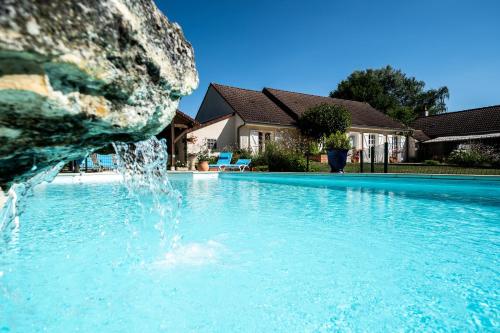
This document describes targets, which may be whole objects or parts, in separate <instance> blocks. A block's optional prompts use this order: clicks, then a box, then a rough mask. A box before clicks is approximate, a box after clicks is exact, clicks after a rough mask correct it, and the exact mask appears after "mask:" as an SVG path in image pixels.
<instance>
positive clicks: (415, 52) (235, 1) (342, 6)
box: [156, 0, 500, 116]
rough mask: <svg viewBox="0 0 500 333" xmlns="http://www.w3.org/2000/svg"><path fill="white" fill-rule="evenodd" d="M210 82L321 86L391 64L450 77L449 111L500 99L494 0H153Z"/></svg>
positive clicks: (499, 9)
mask: <svg viewBox="0 0 500 333" xmlns="http://www.w3.org/2000/svg"><path fill="white" fill-rule="evenodd" d="M156 3H157V5H158V7H159V8H160V9H161V10H162V11H163V13H164V14H165V15H166V16H167V17H168V18H169V20H171V21H174V22H177V23H179V24H180V25H181V27H182V29H183V31H184V34H185V36H186V38H187V40H188V41H190V42H191V44H192V45H193V48H194V52H195V57H196V66H197V69H198V72H199V77H200V85H199V87H198V89H197V90H196V91H195V92H194V93H193V94H192V95H190V96H187V97H184V98H183V100H182V101H181V104H180V109H181V110H182V111H184V112H186V113H188V114H190V115H192V116H194V115H196V112H197V111H198V108H199V106H200V104H201V102H202V100H203V97H204V95H205V93H206V90H207V88H208V85H209V83H210V82H216V83H220V84H226V85H232V86H237V87H241V88H247V89H256V90H260V89H262V88H263V87H273V88H277V89H283V90H291V91H298V92H304V93H311V94H317V95H328V93H329V92H330V91H332V90H334V89H335V88H336V87H337V85H338V83H339V82H340V81H341V80H343V79H345V78H346V77H347V76H348V75H349V74H350V73H351V72H353V71H354V70H362V69H367V68H380V67H383V66H385V65H391V66H393V67H395V68H398V69H401V70H402V71H403V72H405V73H406V74H408V75H410V76H415V77H416V78H417V79H418V80H422V81H424V82H425V83H426V88H438V87H440V86H447V87H448V88H449V90H450V99H449V100H448V101H447V105H448V111H459V110H464V109H468V108H475V107H481V106H487V105H496V104H500V0H468V1H457V0H455V1H453V0H415V1H409V0H408V1H402V0H377V1H369V0H365V1H361V0H351V1H346V0H342V1H340V0H304V1H296V0H288V1H285V0H156Z"/></svg>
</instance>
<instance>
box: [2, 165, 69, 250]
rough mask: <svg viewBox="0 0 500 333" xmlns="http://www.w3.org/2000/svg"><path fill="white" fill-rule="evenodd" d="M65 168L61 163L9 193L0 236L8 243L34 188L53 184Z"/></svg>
mask: <svg viewBox="0 0 500 333" xmlns="http://www.w3.org/2000/svg"><path fill="white" fill-rule="evenodd" d="M63 166H64V162H59V163H57V164H56V165H55V166H53V167H51V168H48V169H45V170H43V171H41V172H39V173H38V174H36V175H35V176H33V177H32V178H31V179H29V180H28V181H26V182H24V183H15V184H14V185H12V186H11V188H10V189H9V191H8V192H7V198H6V200H5V202H4V204H3V206H1V207H0V235H1V236H2V238H3V239H4V240H6V241H8V240H9V239H10V237H11V236H12V234H13V233H15V230H17V229H18V228H19V215H20V214H21V213H22V212H23V210H24V205H25V201H26V199H27V198H28V197H29V196H30V195H31V194H32V193H33V188H34V187H35V186H37V185H39V184H41V183H43V182H51V181H52V180H53V179H54V178H55V176H57V174H58V173H59V171H60V170H61V169H62V167H63Z"/></svg>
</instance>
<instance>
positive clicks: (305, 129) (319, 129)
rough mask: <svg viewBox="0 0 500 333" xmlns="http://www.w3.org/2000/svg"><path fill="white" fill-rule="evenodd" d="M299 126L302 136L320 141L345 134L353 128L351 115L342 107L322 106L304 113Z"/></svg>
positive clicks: (298, 123)
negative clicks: (331, 135) (335, 134)
mask: <svg viewBox="0 0 500 333" xmlns="http://www.w3.org/2000/svg"><path fill="white" fill-rule="evenodd" d="M297 125H298V127H299V129H300V131H301V132H302V134H304V135H306V136H307V137H310V138H312V139H314V140H320V139H322V138H323V137H326V136H329V135H330V134H332V133H335V132H342V133H345V132H346V131H347V129H348V128H349V127H350V126H351V114H350V113H349V111H348V110H347V109H346V108H345V107H344V106H341V105H333V104H320V105H317V106H314V107H312V108H310V109H309V110H307V111H306V112H304V113H303V114H302V116H301V117H300V118H299V120H298V122H297Z"/></svg>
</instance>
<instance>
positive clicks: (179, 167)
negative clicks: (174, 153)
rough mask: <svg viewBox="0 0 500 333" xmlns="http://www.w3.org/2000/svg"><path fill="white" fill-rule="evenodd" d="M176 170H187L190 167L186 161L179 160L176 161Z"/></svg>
mask: <svg viewBox="0 0 500 333" xmlns="http://www.w3.org/2000/svg"><path fill="white" fill-rule="evenodd" d="M175 170H177V171H187V170H188V168H187V167H186V163H184V162H181V161H177V162H175Z"/></svg>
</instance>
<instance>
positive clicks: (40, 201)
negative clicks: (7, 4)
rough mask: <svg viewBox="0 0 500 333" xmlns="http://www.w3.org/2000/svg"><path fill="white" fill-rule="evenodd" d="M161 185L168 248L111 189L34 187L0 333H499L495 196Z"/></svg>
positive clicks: (418, 184) (474, 185)
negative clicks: (169, 189)
mask: <svg viewBox="0 0 500 333" xmlns="http://www.w3.org/2000/svg"><path fill="white" fill-rule="evenodd" d="M172 183H173V186H174V187H175V188H177V189H178V190H179V191H180V193H182V195H183V202H182V206H181V208H180V215H179V216H180V217H179V224H178V225H177V226H176V227H173V226H171V225H170V226H169V227H168V228H167V229H166V234H167V235H168V236H167V237H166V239H165V238H162V237H161V236H160V232H159V231H158V228H157V227H155V223H156V222H155V221H156V219H157V216H155V213H154V211H153V210H151V209H150V207H148V206H147V202H148V200H147V198H143V199H144V202H146V205H145V206H143V207H142V208H138V206H137V204H136V201H135V200H134V199H131V198H128V195H127V191H126V190H125V189H123V188H122V187H121V186H119V185H118V184H84V185H57V184H53V185H48V186H44V187H41V188H39V189H38V190H37V191H36V193H35V195H34V196H33V197H32V198H30V199H29V201H28V206H27V209H26V212H25V214H24V215H23V216H22V217H21V225H20V228H19V230H18V231H17V232H14V233H13V234H12V235H10V236H9V237H8V240H6V241H4V243H3V244H2V247H1V248H0V250H1V251H2V252H1V253H0V332H338V331H356V332H357V331H360V332H391V331H414V332H421V331H428V332H431V331H497V332H498V330H499V329H500V315H499V310H500V309H499V308H500V298H499V285H500V284H499V282H500V278H499V277H500V275H499V271H500V265H499V259H500V248H499V247H500V182H495V181H480V180H472V181H471V180H468V181H459V180H439V179H421V178H415V179H411V178H402V179H397V178H382V177H376V178H372V177H332V176H317V177H306V176H296V175H261V176H255V175H253V174H250V173H249V174H224V175H222V176H221V177H219V178H218V179H193V178H192V177H190V176H172ZM174 235H178V236H177V237H176V238H175V240H176V244H177V245H176V246H175V248H171V246H170V241H171V240H172V237H173V236H174Z"/></svg>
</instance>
